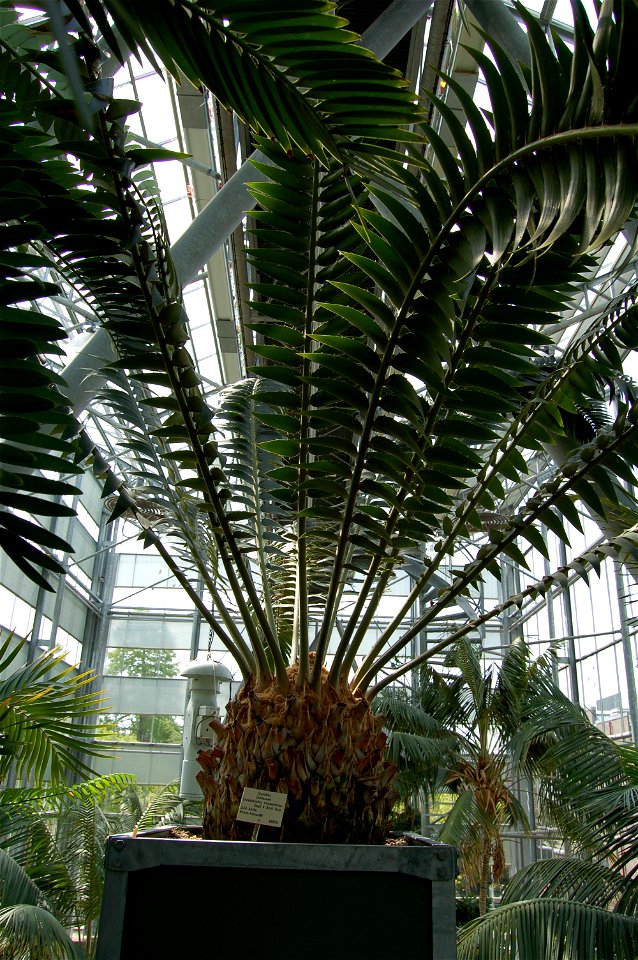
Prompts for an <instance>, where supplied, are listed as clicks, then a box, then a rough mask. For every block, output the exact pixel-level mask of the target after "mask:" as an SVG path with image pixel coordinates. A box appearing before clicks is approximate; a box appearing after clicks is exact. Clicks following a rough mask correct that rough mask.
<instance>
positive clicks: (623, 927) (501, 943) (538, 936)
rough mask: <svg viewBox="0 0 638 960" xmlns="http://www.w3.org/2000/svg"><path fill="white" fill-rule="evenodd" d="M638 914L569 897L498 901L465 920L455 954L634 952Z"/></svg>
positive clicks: (552, 959)
mask: <svg viewBox="0 0 638 960" xmlns="http://www.w3.org/2000/svg"><path fill="white" fill-rule="evenodd" d="M637 943H638V920H636V918H635V917H633V916H627V915H624V914H621V913H614V912H611V911H608V910H604V909H602V908H599V907H591V906H587V905H584V904H582V903H575V902H573V901H570V900H562V899H557V898H549V897H548V898H547V899H541V900H527V901H523V902H519V903H511V904H507V905H505V906H501V907H497V908H496V909H495V910H492V911H491V912H490V913H489V914H488V915H487V916H485V917H481V918H480V919H479V920H474V921H471V922H470V923H469V924H466V925H465V927H464V928H463V931H462V933H461V935H460V938H459V945H458V955H459V960H473V958H476V957H477V956H480V957H481V958H484V960H537V958H538V957H543V958H547V960H598V958H603V957H605V958H618V960H620V958H621V957H631V956H634V954H635V951H636V946H637Z"/></svg>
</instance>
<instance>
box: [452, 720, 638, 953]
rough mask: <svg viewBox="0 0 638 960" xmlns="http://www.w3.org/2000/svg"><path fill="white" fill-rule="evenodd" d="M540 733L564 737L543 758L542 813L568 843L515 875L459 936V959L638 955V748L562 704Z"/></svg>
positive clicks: (549, 748) (556, 739)
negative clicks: (546, 774) (547, 773)
mask: <svg viewBox="0 0 638 960" xmlns="http://www.w3.org/2000/svg"><path fill="white" fill-rule="evenodd" d="M539 719H540V705H539V712H538V713H537V716H536V720H539ZM544 726H545V727H546V729H547V730H548V731H549V730H550V729H553V730H554V731H560V735H559V736H558V737H556V738H555V739H554V742H553V743H551V742H550V744H549V747H548V750H547V752H546V754H545V757H544V762H545V766H546V770H547V769H548V768H549V770H550V771H551V774H550V776H549V777H548V778H547V779H546V780H545V782H544V789H543V790H542V792H541V797H540V799H541V809H542V810H543V816H544V818H545V819H546V820H547V822H549V823H554V824H555V825H556V827H557V828H558V831H559V833H560V834H561V835H562V836H563V837H565V838H567V839H569V840H570V841H571V851H570V854H569V855H566V856H564V857H563V856H560V857H557V858H555V859H549V860H539V861H538V862H537V863H533V864H530V865H529V866H527V867H525V868H524V869H523V870H521V871H520V872H519V873H517V874H515V876H514V877H513V878H512V880H511V881H510V882H509V884H508V885H507V886H506V888H505V891H504V894H503V897H502V900H501V904H500V905H499V906H498V907H497V908H496V909H495V910H493V911H491V912H490V913H488V914H487V916H485V917H482V918H480V919H479V920H476V921H473V922H471V923H469V924H467V925H466V926H465V927H464V928H463V930H462V931H461V934H460V939H459V957H460V958H462V960H470V958H474V957H477V956H480V957H484V958H486V960H489V958H492V957H494V958H497V957H498V958H499V960H509V958H511V960H514V958H517V960H532V958H534V957H539V956H542V957H547V960H558V958H561V960H562V958H565V960H597V958H602V957H605V958H607V957H610V958H612V957H618V958H621V957H633V956H635V955H636V950H637V948H638V912H637V905H638V878H637V872H636V853H637V850H636V793H637V790H638V777H637V772H638V766H637V762H638V751H637V749H636V747H635V745H634V744H619V743H617V742H615V741H613V740H611V739H609V738H608V737H606V736H605V735H604V734H603V733H601V732H600V731H599V730H597V729H596V728H595V727H593V726H592V724H590V723H589V721H588V719H587V717H586V716H585V715H584V714H583V715H581V716H580V717H578V714H577V708H575V707H574V706H573V705H571V704H568V703H565V704H564V705H563V707H562V708H558V709H557V710H555V712H554V716H553V717H549V716H546V718H545V721H544Z"/></svg>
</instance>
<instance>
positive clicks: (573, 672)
mask: <svg viewBox="0 0 638 960" xmlns="http://www.w3.org/2000/svg"><path fill="white" fill-rule="evenodd" d="M558 556H559V559H560V562H561V565H563V566H565V565H566V564H567V548H566V546H565V544H564V543H563V541H562V540H560V541H559V544H558ZM561 597H562V601H563V612H564V614H565V626H566V628H567V667H568V670H569V693H570V697H571V699H572V700H573V702H574V703H580V694H579V689H578V670H577V669H576V643H575V641H574V611H573V608H572V598H571V593H570V589H569V587H565V588H564V590H563V591H562V594H561Z"/></svg>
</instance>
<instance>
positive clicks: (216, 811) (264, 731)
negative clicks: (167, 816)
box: [197, 667, 396, 844]
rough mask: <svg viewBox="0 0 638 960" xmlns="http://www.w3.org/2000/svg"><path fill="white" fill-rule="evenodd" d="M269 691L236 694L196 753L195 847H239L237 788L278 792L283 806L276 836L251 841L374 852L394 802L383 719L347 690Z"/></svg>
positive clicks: (247, 828)
mask: <svg viewBox="0 0 638 960" xmlns="http://www.w3.org/2000/svg"><path fill="white" fill-rule="evenodd" d="M288 673H289V678H290V690H289V693H288V694H287V695H284V694H283V693H282V692H281V691H280V690H279V687H278V686H277V685H276V683H274V682H273V684H272V686H271V687H269V688H267V689H265V690H260V691H259V693H257V692H256V691H255V689H254V685H253V684H251V683H248V684H246V685H245V686H244V687H243V688H242V690H241V691H240V692H239V694H238V695H237V697H236V699H235V700H234V701H233V702H232V703H231V704H229V706H228V710H227V720H226V723H225V725H222V724H218V725H217V728H216V733H217V735H218V742H217V744H216V745H215V747H213V749H212V750H205V751H201V752H200V754H199V758H198V759H199V763H200V765H201V767H202V771H201V772H200V773H199V774H198V778H197V779H198V781H199V783H200V786H201V788H202V792H203V794H204V821H203V826H204V837H205V838H206V839H209V840H249V839H250V838H251V835H252V831H253V827H252V825H251V824H245V823H241V822H238V821H237V819H236V817H237V813H238V810H239V803H240V800H241V796H242V792H243V790H244V788H245V787H255V788H257V789H261V790H272V791H279V792H283V793H286V794H287V797H288V800H287V804H286V810H285V812H284V819H283V824H282V827H281V828H273V827H262V828H261V830H260V834H259V839H260V840H273V841H280V842H281V841H283V842H293V843H294V842H297V843H363V844H368V843H383V842H384V839H385V837H386V834H387V832H388V821H389V815H390V810H391V807H392V803H393V801H394V798H395V796H394V792H393V791H392V786H391V785H392V780H393V777H394V774H395V772H396V767H395V766H394V764H391V763H389V762H388V761H387V760H385V758H384V752H385V745H386V737H385V734H384V733H383V731H382V726H383V718H382V717H379V716H377V715H375V714H374V713H372V711H371V709H370V704H369V703H368V701H367V700H365V699H363V698H357V697H354V696H353V694H352V693H351V691H350V690H349V689H348V688H343V689H340V690H338V691H337V690H335V689H334V688H333V687H332V686H330V685H329V684H328V683H327V682H325V679H326V678H325V677H324V683H323V685H322V687H321V690H320V692H319V693H315V692H314V691H313V690H311V689H310V688H309V687H308V685H307V684H306V685H304V686H303V687H302V689H300V690H297V689H296V687H295V676H296V668H295V667H292V668H290V670H289V671H288Z"/></svg>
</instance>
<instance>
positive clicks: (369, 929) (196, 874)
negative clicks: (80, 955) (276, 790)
mask: <svg viewBox="0 0 638 960" xmlns="http://www.w3.org/2000/svg"><path fill="white" fill-rule="evenodd" d="M455 875H456V856H455V851H454V849H453V848H452V847H449V846H447V845H445V844H432V843H430V842H428V841H425V840H423V839H422V838H418V839H417V838H412V839H411V840H410V842H409V844H408V845H392V846H369V847H366V846H330V845H315V844H281V843H260V842H231V841H214V840H201V839H173V838H169V837H168V836H167V831H148V832H146V833H145V834H139V835H138V836H136V837H133V836H131V835H130V834H121V835H118V836H113V837H110V838H109V840H108V841H107V847H106V880H105V887H104V899H103V902H102V915H101V919H100V929H99V940H98V948H97V960H140V958H142V957H153V958H154V960H190V958H196V957H204V958H206V960H258V958H259V960H359V958H360V960H454V958H455V957H456V948H455V934H456V925H455V900H454V878H455Z"/></svg>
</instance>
